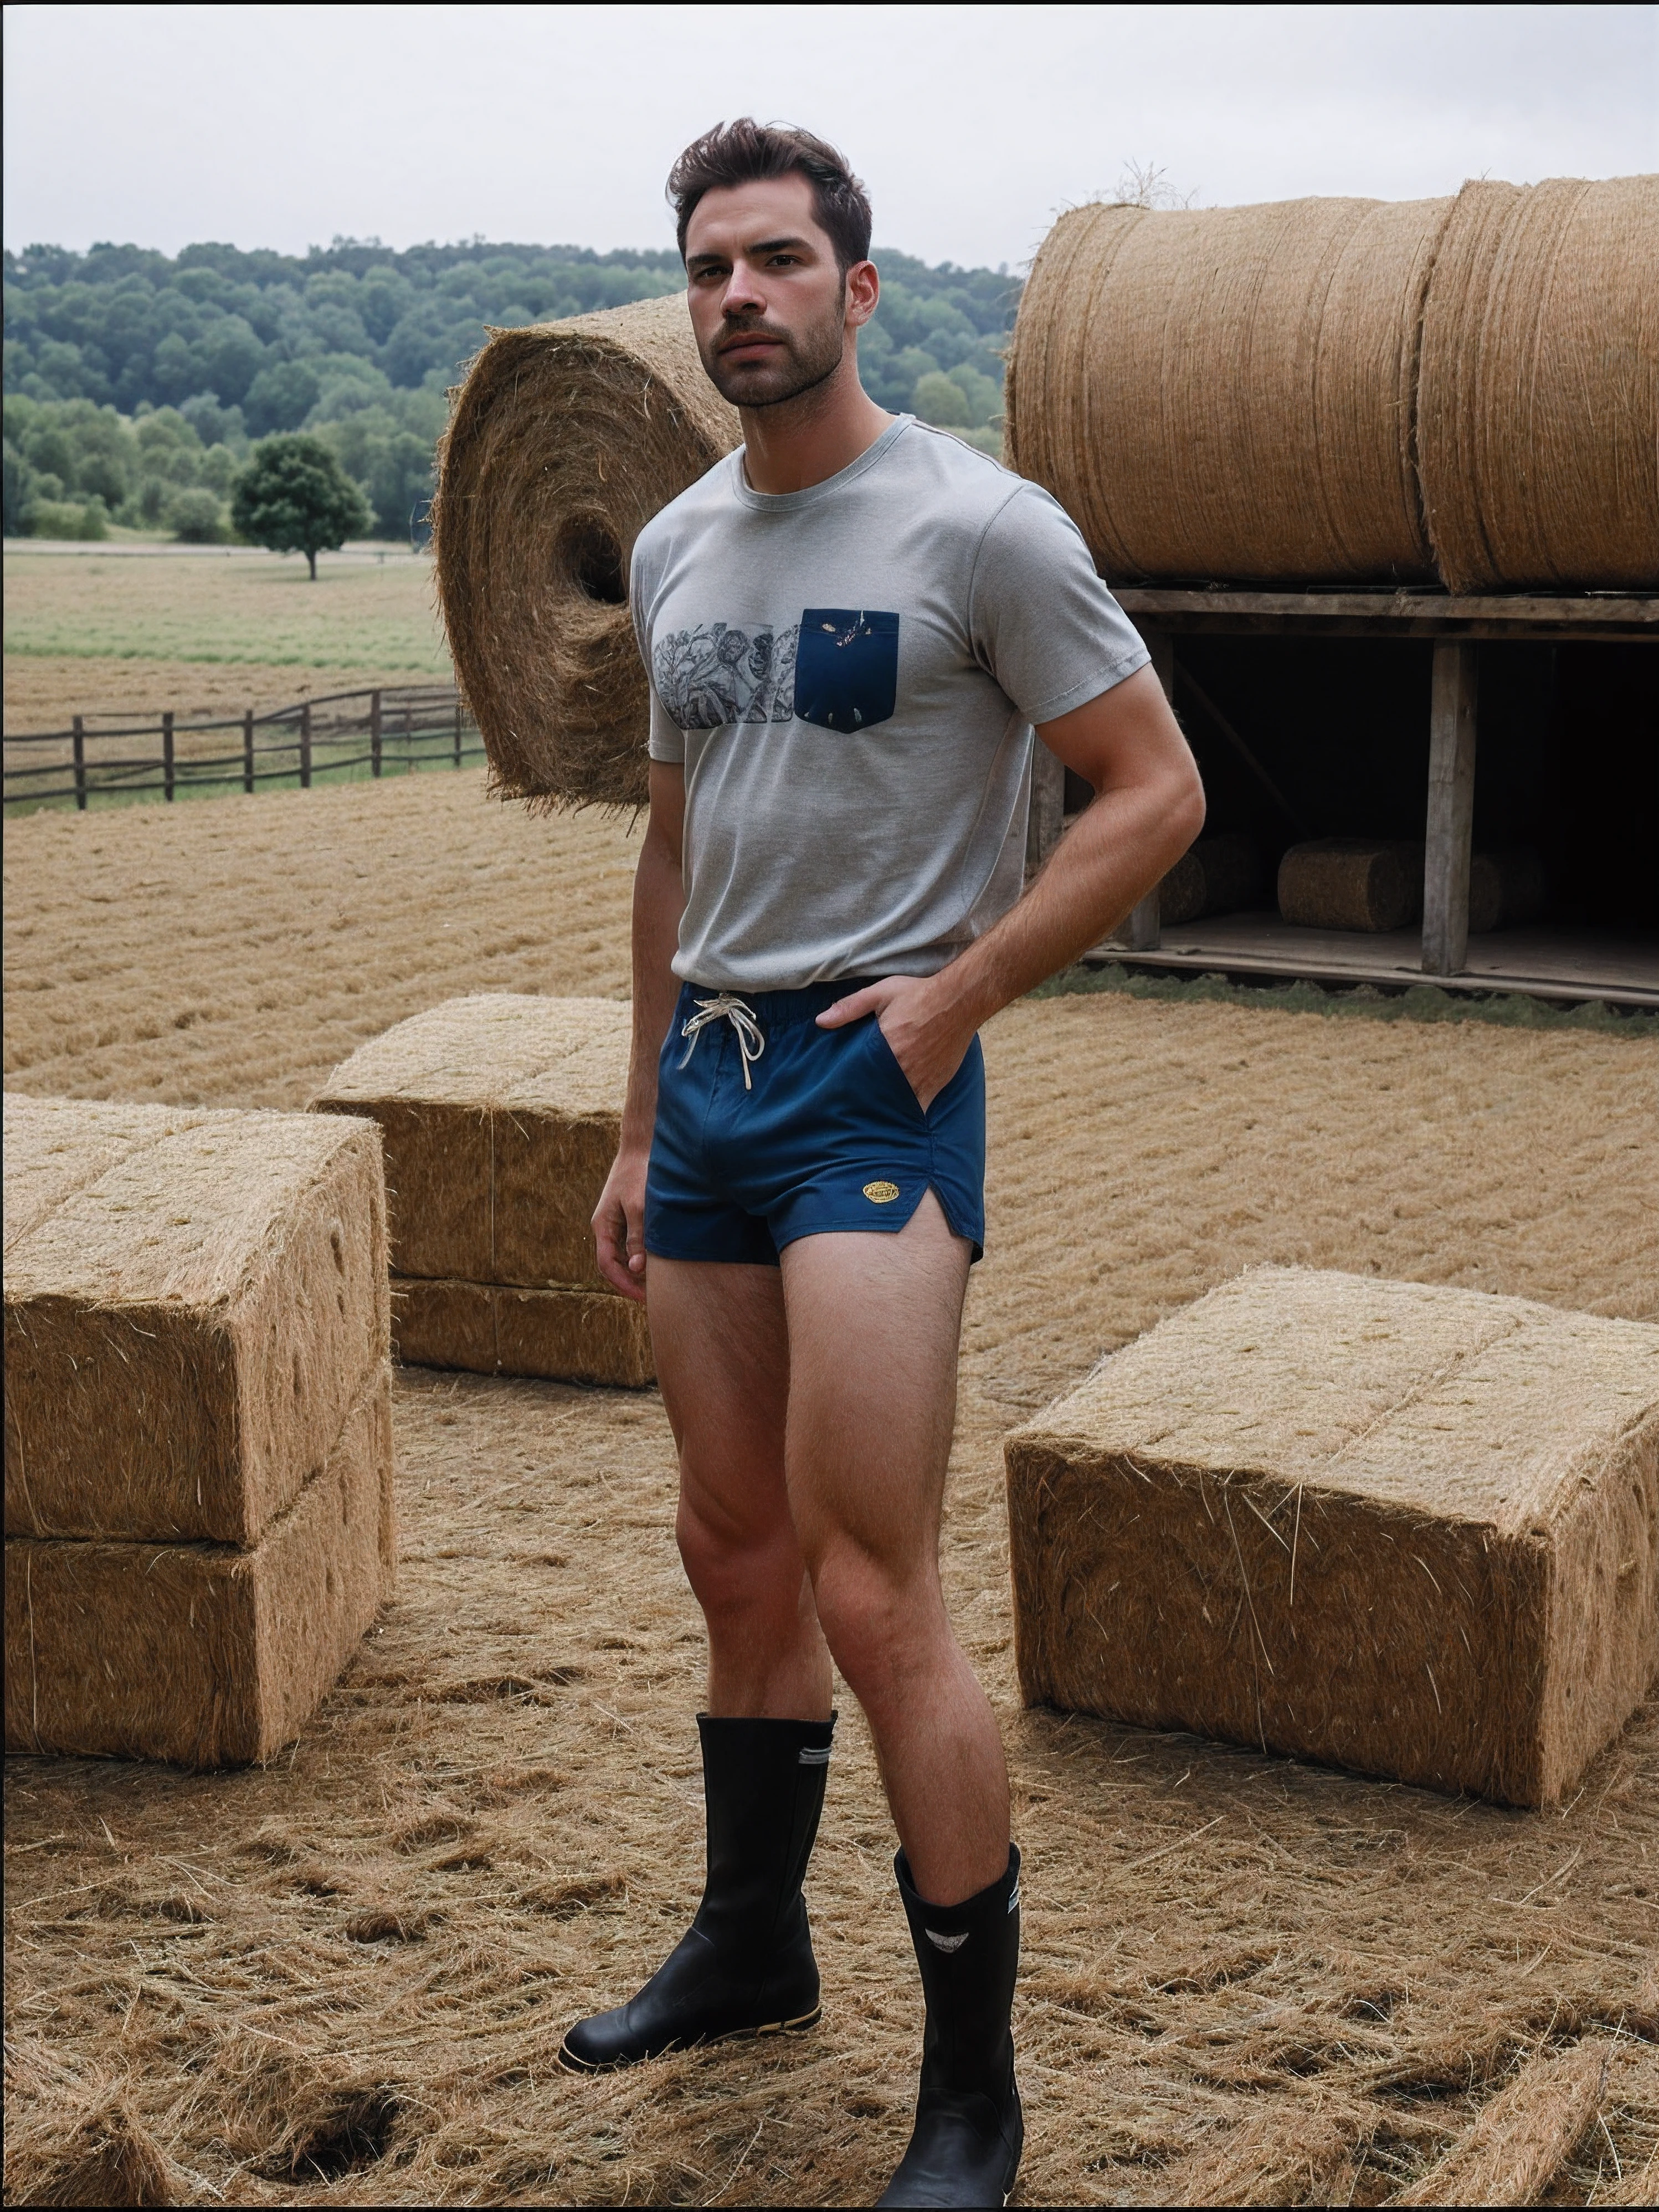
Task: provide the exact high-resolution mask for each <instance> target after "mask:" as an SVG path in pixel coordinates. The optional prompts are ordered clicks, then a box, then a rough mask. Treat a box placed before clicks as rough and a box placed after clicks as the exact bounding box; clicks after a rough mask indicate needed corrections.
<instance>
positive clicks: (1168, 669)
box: [1129, 629, 1176, 952]
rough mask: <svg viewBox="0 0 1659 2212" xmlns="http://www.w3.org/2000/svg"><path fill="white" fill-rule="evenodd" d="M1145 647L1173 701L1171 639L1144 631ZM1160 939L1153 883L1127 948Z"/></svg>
mask: <svg viewBox="0 0 1659 2212" xmlns="http://www.w3.org/2000/svg"><path fill="white" fill-rule="evenodd" d="M1146 650H1147V652H1148V653H1151V654H1152V673H1153V674H1154V675H1155V676H1156V677H1157V678H1158V682H1159V683H1160V684H1162V685H1163V686H1164V697H1165V698H1166V699H1167V700H1168V701H1169V702H1170V705H1171V706H1172V707H1173V706H1174V704H1175V677H1176V665H1175V639H1174V636H1173V635H1171V633H1170V631H1168V630H1167V629H1155V630H1149V631H1147V632H1146ZM1163 942H1164V927H1163V917H1162V915H1161V914H1160V912H1159V902H1158V884H1153V885H1152V889H1151V890H1149V891H1148V892H1147V894H1146V897H1145V898H1144V899H1142V900H1141V902H1140V903H1139V906H1137V907H1135V908H1133V909H1132V910H1131V913H1130V915H1129V950H1130V951H1131V952H1156V951H1158V946H1159V945H1161V944H1162V943H1163Z"/></svg>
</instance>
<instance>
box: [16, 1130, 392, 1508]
mask: <svg viewBox="0 0 1659 2212" xmlns="http://www.w3.org/2000/svg"><path fill="white" fill-rule="evenodd" d="M5 1187H6V1211H7V1243H6V1255H5V1257H6V1283H5V1349H6V1368H7V1391H6V1425H5V1436H6V1447H5V1449H6V1529H7V1533H8V1534H16V1533H27V1534H33V1535H40V1536H76V1537H82V1536H85V1537H90V1536H109V1537H134V1538H158V1539H159V1538H175V1537H177V1538H185V1539H196V1538H200V1539H204V1540H207V1541H216V1542H222V1543H234V1544H250V1543H253V1542H255V1541H258V1536H259V1534H260V1533H261V1531H262V1530H263V1529H264V1528H265V1527H266V1525H267V1524H268V1523H269V1522H270V1520H271V1519H272V1518H273V1517H274V1516H276V1514H278V1513H280V1512H282V1511H283V1510H284V1509H285V1508H286V1507H287V1506H288V1504H289V1503H290V1502H291V1501H292V1499H293V1498H295V1496H296V1495H297V1493H298V1492H299V1490H300V1487H301V1484H302V1483H303V1482H304V1481H305V1480H306V1479H307V1476H308V1475H309V1474H312V1473H313V1472H314V1470H315V1469H316V1468H318V1467H319V1465H320V1464H321V1462H322V1461H323V1460H324V1458H325V1456H326V1455H327V1454H328V1452H329V1450H330V1449H331V1446H332V1444H333V1442H334V1439H335V1437H337V1435H338V1433H339V1429H340V1424H341V1421H342V1420H343V1418H344V1415H345V1413H346V1409H347V1407H349V1405H350V1404H351V1403H352V1401H354V1399H355V1398H356V1395H357V1394H358V1392H359V1391H360V1390H361V1389H362V1386H363V1383H364V1381H365V1378H366V1377H367V1376H368V1375H369V1374H371V1373H372V1372H373V1371H374V1370H375V1368H376V1367H377V1366H378V1365H379V1364H380V1362H381V1361H382V1360H383V1359H384V1358H385V1357H386V1349H387V1340H388V1326H389V1324H388V1315H387V1297H386V1200H385V1185H384V1179H383V1175H382V1170H381V1165H380V1133H379V1132H378V1130H376V1129H375V1128H374V1126H373V1125H372V1124H371V1123H368V1122H367V1121H362V1120H357V1121H319V1120H315V1119H313V1117H311V1116H309V1115H303V1114H275V1113H235V1112H223V1111H221V1112H190V1111H186V1112H179V1111H177V1110H174V1109H168V1108H166V1107H134V1106H112V1105H105V1104H103V1103H100V1102H97V1101H94V1100H80V1099H57V1100H39V1099H24V1098H12V1097H8V1098H7V1100H6V1103H5ZM14 1193H15V1205H14Z"/></svg>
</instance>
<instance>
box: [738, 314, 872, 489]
mask: <svg viewBox="0 0 1659 2212" xmlns="http://www.w3.org/2000/svg"><path fill="white" fill-rule="evenodd" d="M738 414H739V416H740V417H741V419H742V422H743V435H744V456H743V459H744V474H745V475H746V476H747V477H748V479H749V483H750V487H751V489H754V490H756V491H760V492H786V491H805V489H807V487H808V485H809V484H816V483H823V482H824V481H825V479H826V478H828V477H833V476H839V475H840V473H841V471H842V470H843V469H846V468H850V467H851V466H852V465H853V463H854V461H855V460H857V459H858V457H859V455H860V453H868V452H869V450H870V448H871V447H872V446H873V445H874V444H875V442H876V441H877V439H878V437H880V435H881V434H882V432H883V431H884V430H885V429H886V428H888V427H889V425H890V423H891V422H893V420H894V417H893V416H890V414H889V413H888V412H887V410H886V409H885V408H884V407H878V406H877V404H876V403H875V401H874V400H873V399H872V398H871V397H870V395H869V393H868V392H866V390H865V388H864V386H862V385H861V384H860V382H859V363H858V355H857V353H856V352H855V350H854V349H853V347H851V346H850V345H849V346H848V349H847V351H846V353H845V354H844V356H842V362H841V365H840V367H839V368H837V369H836V371H835V373H834V374H833V375H831V376H826V377H825V379H824V380H823V383H822V384H815V385H814V386H812V389H811V391H810V392H802V393H801V394H800V395H799V398H795V399H785V400H782V401H781V402H780V403H779V404H778V405H777V406H775V407H744V408H740V409H739V410H738Z"/></svg>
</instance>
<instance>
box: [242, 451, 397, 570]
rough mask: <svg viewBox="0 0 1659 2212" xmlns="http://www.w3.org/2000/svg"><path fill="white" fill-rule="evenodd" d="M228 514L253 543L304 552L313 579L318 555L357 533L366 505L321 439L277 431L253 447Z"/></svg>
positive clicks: (335, 548) (275, 550)
mask: <svg viewBox="0 0 1659 2212" xmlns="http://www.w3.org/2000/svg"><path fill="white" fill-rule="evenodd" d="M230 519H231V520H232V521H233V522H234V524H235V526H236V527H237V529H238V530H240V532H241V533H242V535H243V537H244V538H252V541H253V543H254V544H256V545H264V546H268V547H269V548H270V550H271V551H272V552H273V553H303V554H304V555H305V556H306V559H307V561H308V562H310V564H311V580H312V582H313V584H314V583H315V582H316V580H317V556H318V555H319V553H335V552H337V551H338V550H339V549H340V547H341V546H342V545H343V544H345V541H346V539H347V538H361V537H362V533H363V532H364V531H366V530H367V529H368V502H367V501H365V499H364V497H363V495H362V492H361V491H359V490H358V489H357V487H356V484H355V483H352V481H351V479H350V477H349V476H347V475H346V473H345V471H344V470H343V469H342V467H341V466H340V464H339V463H338V461H337V460H336V459H335V458H334V456H333V454H332V453H330V451H329V449H328V447H326V446H325V444H324V443H323V441H322V440H321V439H320V438H308V437H306V436H304V435H288V436H277V437H275V438H266V439H264V440H263V441H261V443H260V444H258V445H257V446H256V447H254V448H253V452H252V455H251V456H250V458H249V460H248V465H247V466H246V468H245V469H244V470H243V471H242V472H241V474H240V476H239V477H237V479H236V484H235V489H234V491H233V492H232V494H231V501H230Z"/></svg>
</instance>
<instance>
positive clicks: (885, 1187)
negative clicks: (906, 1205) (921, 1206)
mask: <svg viewBox="0 0 1659 2212" xmlns="http://www.w3.org/2000/svg"><path fill="white" fill-rule="evenodd" d="M864 1194H865V1196H866V1198H867V1199H868V1200H869V1201H870V1203H871V1205H872V1206H890V1205H891V1204H892V1203H893V1200H895V1199H896V1197H897V1196H898V1194H899V1187H898V1185H897V1184H896V1182H867V1183H866V1184H865V1186H864Z"/></svg>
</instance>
